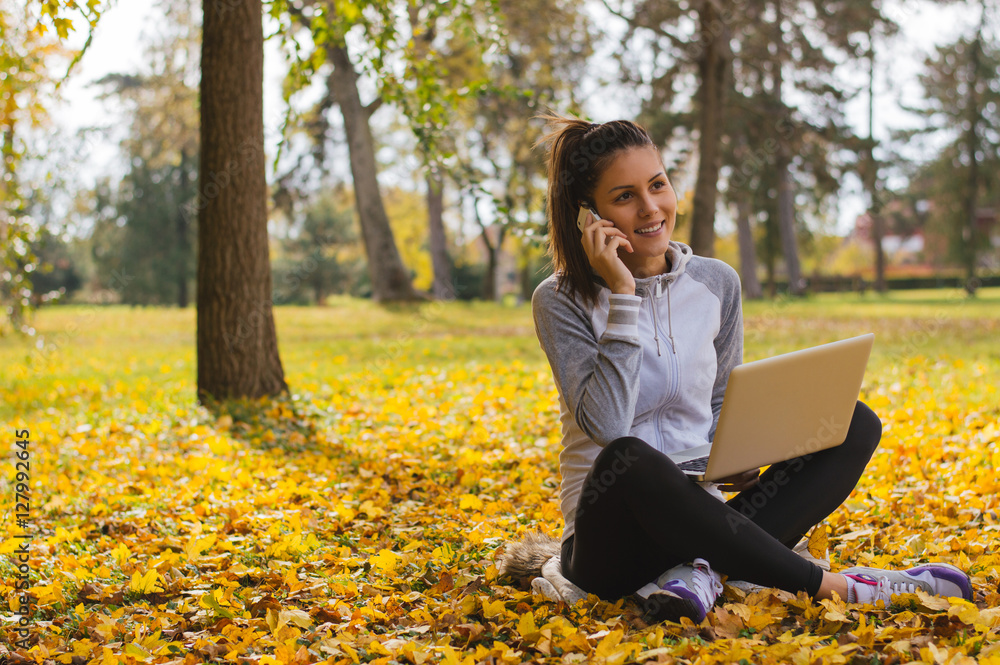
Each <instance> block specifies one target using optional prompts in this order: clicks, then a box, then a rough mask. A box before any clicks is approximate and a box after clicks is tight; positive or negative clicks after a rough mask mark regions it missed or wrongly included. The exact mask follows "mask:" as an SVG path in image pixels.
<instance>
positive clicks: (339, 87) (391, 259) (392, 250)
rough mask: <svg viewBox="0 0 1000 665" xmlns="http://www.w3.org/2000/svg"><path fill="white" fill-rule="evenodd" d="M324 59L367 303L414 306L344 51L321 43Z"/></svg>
mask: <svg viewBox="0 0 1000 665" xmlns="http://www.w3.org/2000/svg"><path fill="white" fill-rule="evenodd" d="M327 54H328V55H329V57H330V60H331V62H332V63H333V68H334V69H333V74H331V75H330V76H331V77H330V81H329V85H330V89H331V90H332V91H333V96H334V99H335V100H336V102H337V105H338V106H339V107H340V112H341V114H342V115H343V116H344V131H345V133H346V134H347V148H348V152H349V153H350V156H351V175H352V177H353V179H354V200H355V205H356V206H357V209H358V217H359V219H360V221H361V237H362V239H363V240H364V244H365V254H366V256H367V258H368V273H369V275H370V276H371V281H372V297H373V298H374V299H375V300H377V301H380V302H386V301H398V300H418V299H419V298H420V296H419V295H418V294H417V292H416V291H415V290H414V289H413V283H412V282H411V280H410V273H409V271H408V270H407V269H406V266H404V265H403V259H402V258H401V257H400V255H399V250H398V249H397V247H396V240H395V238H394V237H393V235H392V227H390V226H389V217H388V215H386V213H385V207H384V206H383V205H382V193H381V191H380V189H379V185H378V170H377V168H376V165H375V142H374V140H373V139H372V132H371V127H370V126H369V125H368V118H369V117H370V112H369V110H368V109H367V108H365V107H364V106H362V104H361V97H360V96H359V94H358V75H357V72H355V71H354V65H353V64H352V63H351V58H350V55H349V54H348V52H347V45H346V44H343V43H340V44H338V43H335V42H333V41H331V42H328V43H327Z"/></svg>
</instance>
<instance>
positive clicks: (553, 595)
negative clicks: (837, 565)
mask: <svg viewBox="0 0 1000 665" xmlns="http://www.w3.org/2000/svg"><path fill="white" fill-rule="evenodd" d="M561 550H562V547H561V543H560V541H559V540H557V539H555V538H552V537H551V536H546V535H545V534H543V533H539V532H537V531H529V532H527V533H526V534H524V538H523V539H521V540H520V541H518V542H514V543H510V544H509V545H508V546H507V548H506V550H505V551H504V553H503V554H502V555H501V556H500V558H499V561H498V562H497V571H498V572H499V574H500V575H501V576H504V575H507V576H509V577H512V578H514V579H516V580H519V581H524V582H529V581H530V584H531V588H532V590H533V591H534V592H535V593H538V594H540V595H542V596H544V597H546V598H548V599H549V600H563V601H565V602H568V603H574V602H576V601H577V600H580V599H581V598H586V597H587V592H586V591H584V590H583V589H581V588H580V587H578V586H576V585H575V584H573V583H572V582H570V581H569V580H568V579H566V578H565V577H563V575H562V558H561ZM794 552H795V553H796V554H798V555H799V556H801V557H802V558H804V559H806V560H808V561H811V562H813V563H815V564H816V565H818V566H819V567H820V568H822V569H823V570H830V561H829V560H827V559H818V558H816V557H814V556H812V555H811V554H810V553H809V549H808V547H807V541H806V540H805V539H803V540H802V541H800V542H799V543H798V544H797V545H796V546H795V548H794ZM728 583H729V584H732V585H734V586H737V587H739V588H741V589H743V590H744V591H747V592H749V591H755V590H757V589H761V588H763V587H760V586H758V585H756V584H751V583H749V582H743V581H739V580H730V581H729V582H728Z"/></svg>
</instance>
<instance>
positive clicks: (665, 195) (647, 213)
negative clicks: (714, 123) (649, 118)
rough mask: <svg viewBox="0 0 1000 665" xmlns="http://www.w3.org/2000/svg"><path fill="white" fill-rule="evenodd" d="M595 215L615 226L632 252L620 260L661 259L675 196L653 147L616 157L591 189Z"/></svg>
mask: <svg viewBox="0 0 1000 665" xmlns="http://www.w3.org/2000/svg"><path fill="white" fill-rule="evenodd" d="M593 198H594V203H595V205H596V207H597V214H599V215H600V216H601V217H603V218H604V219H607V220H610V221H611V222H613V223H614V225H615V227H616V228H618V229H619V230H620V231H621V232H622V233H624V234H625V235H626V237H627V238H628V241H629V242H630V243H631V244H632V249H633V250H634V251H633V252H632V253H631V254H629V253H627V252H625V251H622V252H621V253H620V256H621V257H622V259H623V260H625V259H626V257H627V258H628V259H630V262H631V261H636V260H638V261H641V260H642V259H645V258H654V257H662V256H663V255H664V253H665V252H666V251H667V245H668V243H669V242H670V235H671V234H672V233H673V232H674V224H675V223H676V221H677V195H676V194H675V193H674V188H673V187H671V186H670V181H669V180H668V179H667V174H666V172H665V171H664V168H663V162H662V161H661V160H660V154H659V152H657V150H656V149H655V148H653V147H652V146H645V147H639V148H630V149H628V150H625V151H622V152H621V153H619V154H618V156H616V157H615V158H614V159H613V160H612V162H611V164H610V165H609V166H608V168H607V169H606V170H605V171H604V173H602V174H601V177H600V178H598V180H597V184H596V185H595V187H594V194H593Z"/></svg>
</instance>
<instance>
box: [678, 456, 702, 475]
mask: <svg viewBox="0 0 1000 665" xmlns="http://www.w3.org/2000/svg"><path fill="white" fill-rule="evenodd" d="M677 468H678V469H680V470H681V471H694V472H696V473H704V471H705V469H707V468H708V455H705V456H704V457H696V458H694V459H690V460H688V461H686V462H681V463H680V464H678V465H677Z"/></svg>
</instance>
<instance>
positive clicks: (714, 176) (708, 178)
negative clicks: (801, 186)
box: [605, 0, 739, 256]
mask: <svg viewBox="0 0 1000 665" xmlns="http://www.w3.org/2000/svg"><path fill="white" fill-rule="evenodd" d="M605 5H606V6H607V7H608V9H609V10H610V11H611V12H612V13H614V14H616V15H617V16H619V17H621V18H623V19H624V20H625V21H626V22H627V23H628V26H629V32H628V34H627V35H626V38H625V39H624V40H623V41H622V43H623V48H622V51H621V53H620V54H619V59H620V61H621V62H622V78H623V80H624V82H625V83H627V84H633V85H639V84H648V86H649V89H650V95H649V97H647V98H646V99H645V100H644V102H643V106H642V112H641V114H640V117H639V120H640V122H643V123H645V124H646V125H647V126H648V127H649V129H650V133H651V134H652V135H653V139H654V140H655V141H656V142H657V143H663V142H664V141H665V140H666V139H668V138H669V137H670V136H671V134H672V133H673V130H674V128H675V127H676V126H677V125H678V124H687V125H688V126H690V127H692V129H693V130H694V131H695V133H696V136H697V144H698V175H697V180H696V182H695V196H694V207H693V210H692V213H691V236H690V241H689V242H690V244H691V249H692V250H693V251H694V253H695V254H699V255H701V256H713V255H714V253H715V214H716V204H717V200H718V192H719V170H720V168H721V159H722V153H721V151H722V140H723V135H724V125H725V113H726V105H725V102H726V96H727V92H726V91H727V90H728V89H729V87H730V86H731V83H730V79H731V67H732V49H731V40H732V39H733V23H734V20H736V17H737V14H735V13H734V7H732V6H727V5H725V4H721V3H717V2H714V1H713V0H696V1H695V2H691V3H674V2H659V1H657V0H641V1H640V2H637V3H634V5H633V6H632V8H631V10H628V11H627V10H625V9H624V8H623V7H620V6H617V5H613V4H612V3H611V1H610V0H605ZM736 11H739V9H738V8H736ZM637 37H639V38H644V39H643V42H642V44H643V47H642V48H639V49H635V42H633V39H634V38H637ZM624 45H628V46H624ZM636 54H639V55H636ZM649 65H652V67H651V68H650V67H649ZM646 70H650V71H651V77H650V78H649V79H648V80H647V79H646V78H644V77H642V76H640V75H639V74H638V73H639V72H643V71H646ZM691 80H693V81H694V86H695V92H694V94H693V98H692V105H691V107H690V110H689V112H685V111H682V110H681V108H682V104H678V96H683V94H684V93H683V91H684V89H685V88H687V87H688V82H689V81H691Z"/></svg>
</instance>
